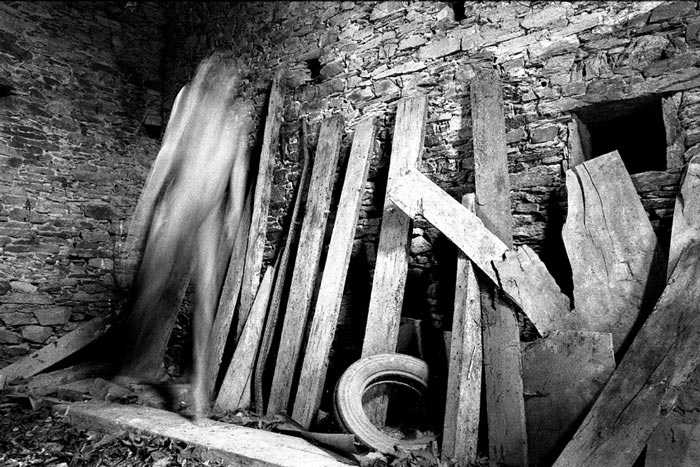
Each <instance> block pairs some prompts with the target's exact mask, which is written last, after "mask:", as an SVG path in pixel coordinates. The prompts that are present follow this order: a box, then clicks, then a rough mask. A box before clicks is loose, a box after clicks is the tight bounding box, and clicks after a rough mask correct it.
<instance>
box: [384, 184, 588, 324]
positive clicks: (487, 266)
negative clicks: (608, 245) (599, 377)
mask: <svg viewBox="0 0 700 467" xmlns="http://www.w3.org/2000/svg"><path fill="white" fill-rule="evenodd" d="M387 197H388V198H389V199H390V200H391V201H392V202H393V203H395V205H396V206H397V207H398V208H400V209H401V210H402V211H404V212H405V213H406V214H407V215H409V216H415V215H417V214H421V215H422V216H423V217H425V219H426V220H427V221H428V222H430V223H431V224H432V225H434V226H435V227H436V228H437V229H438V230H440V231H441V232H442V233H443V234H445V236H446V237H447V238H449V239H450V240H451V241H452V242H453V243H454V244H455V245H456V246H457V248H459V249H460V250H461V251H463V252H464V254H466V255H467V257H468V258H469V259H470V260H471V261H472V262H473V263H474V265H475V266H477V267H478V268H479V269H480V270H481V271H482V272H483V273H484V274H485V275H486V276H487V277H488V278H489V279H491V281H493V282H494V283H495V284H497V285H499V286H500V287H501V288H502V290H503V292H505V293H506V295H507V296H508V297H509V298H510V299H511V300H512V301H513V302H514V303H515V304H516V305H518V306H519V307H520V308H521V309H522V310H523V312H524V313H525V314H526V315H527V316H528V318H530V320H531V321H532V322H533V324H535V326H536V327H537V330H538V331H539V332H540V334H543V333H545V332H549V331H552V330H556V329H570V326H573V324H570V323H575V316H574V314H573V313H571V312H570V310H569V309H568V306H569V305H568V304H569V300H568V299H567V298H566V296H564V295H563V294H562V293H561V291H560V290H559V287H558V286H557V285H556V282H555V281H554V279H553V278H552V277H551V275H550V274H549V273H548V272H547V268H546V267H545V266H544V264H542V261H541V260H540V259H539V257H538V256H537V255H536V254H535V253H534V252H532V250H530V249H529V248H527V247H518V248H516V249H515V250H514V251H508V248H507V247H506V245H505V243H503V242H502V241H501V240H500V239H499V238H498V237H496V236H495V235H494V234H493V233H491V232H490V231H489V230H488V229H487V228H486V227H485V226H484V223H483V222H481V220H480V219H479V218H478V217H476V216H475V215H474V214H472V213H471V212H469V210H467V209H466V208H464V206H462V205H461V204H460V203H459V202H458V201H457V200H455V199H454V198H452V197H451V196H450V195H448V194H447V193H446V192H445V191H444V190H442V189H441V188H440V187H438V186H437V185H435V184H434V183H433V182H432V181H430V180H429V179H428V178H427V177H426V176H425V175H423V174H421V173H419V172H417V171H412V172H409V173H407V174H406V175H404V176H403V177H401V179H400V180H399V181H397V183H396V184H395V185H394V187H393V188H392V190H391V191H390V192H389V193H388V194H387ZM521 284H522V285H521ZM542 296H546V297H547V300H542V299H541V298H540V297H542ZM562 307H563V308H562ZM573 330H575V328H574V329H573Z"/></svg>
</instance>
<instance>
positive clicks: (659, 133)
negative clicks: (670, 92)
mask: <svg viewBox="0 0 700 467" xmlns="http://www.w3.org/2000/svg"><path fill="white" fill-rule="evenodd" d="M575 114H576V116H578V118H579V119H580V120H581V122H582V123H583V124H584V125H585V126H586V128H587V129H588V132H589V133H590V154H586V159H592V158H594V157H597V156H601V155H603V154H607V153H609V152H611V151H614V150H617V151H618V152H619V153H620V157H622V160H623V162H624V163H625V166H626V167H627V170H628V171H629V173H630V174H635V173H640V172H648V171H651V170H666V130H665V128H664V120H663V114H662V110H661V97H660V96H643V97H639V98H635V99H625V100H619V101H611V102H604V103H600V104H594V105H590V106H588V107H584V108H581V109H579V110H577V111H576V112H575ZM583 133H585V132H582V134H583Z"/></svg>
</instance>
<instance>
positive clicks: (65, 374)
mask: <svg viewBox="0 0 700 467" xmlns="http://www.w3.org/2000/svg"><path fill="white" fill-rule="evenodd" d="M110 370H111V365H110V364H108V363H103V362H86V363H81V364H79V365H73V366H70V367H68V368H62V369H60V370H55V371H51V372H48V373H40V374H38V375H36V376H34V377H33V378H31V379H30V380H29V381H28V382H27V383H25V384H18V385H14V386H11V387H10V389H11V390H12V392H19V393H28V394H31V395H34V396H45V395H47V394H51V393H52V392H54V391H55V390H56V388H57V387H58V386H61V385H62V384H67V383H72V382H73V381H78V380H80V379H85V378H92V377H95V376H99V375H107V374H109V373H110Z"/></svg>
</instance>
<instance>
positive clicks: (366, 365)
mask: <svg viewBox="0 0 700 467" xmlns="http://www.w3.org/2000/svg"><path fill="white" fill-rule="evenodd" d="M385 382H388V383H391V382H402V383H403V384H406V383H407V384H409V385H411V386H412V387H413V388H415V389H417V390H419V391H420V392H424V391H425V389H426V388H427V387H428V365H427V364H426V363H425V362H424V361H422V360H419V359H417V358H415V357H411V356H409V355H403V354H379V355H373V356H371V357H366V358H363V359H361V360H358V361H356V362H355V363H353V364H352V365H350V367H349V368H348V369H347V370H346V371H345V373H343V375H342V376H341V377H340V379H339V380H338V384H337V385H336V388H335V394H334V404H335V407H334V408H335V413H336V418H337V419H338V422H339V423H340V424H341V426H342V427H343V428H344V429H345V430H346V431H347V432H349V433H354V434H355V435H356V436H357V438H358V439H359V440H360V441H361V442H363V443H364V444H366V445H367V446H369V447H371V448H373V449H376V450H377V451H380V452H383V453H389V454H390V453H394V452H395V447H399V448H402V449H406V450H411V449H421V448H424V447H425V446H427V445H428V444H430V443H431V442H432V441H433V440H434V439H435V438H434V437H432V436H430V437H423V438H417V439H411V440H403V439H399V438H394V437H393V436H389V435H388V434H386V433H384V432H382V431H381V430H379V429H378V428H377V427H376V426H374V425H373V424H372V422H371V421H370V419H369V418H368V417H367V414H366V413H365V411H364V409H363V407H362V396H363V395H364V394H365V392H366V391H367V390H368V389H369V388H371V387H372V386H374V385H377V384H380V383H385Z"/></svg>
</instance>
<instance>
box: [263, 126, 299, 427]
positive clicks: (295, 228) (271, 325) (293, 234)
mask: <svg viewBox="0 0 700 467" xmlns="http://www.w3.org/2000/svg"><path fill="white" fill-rule="evenodd" d="M308 134H309V128H308V124H307V121H306V119H303V120H302V121H301V131H300V136H299V144H300V146H301V154H302V158H303V161H302V169H301V176H300V177H299V186H298V187H297V193H296V197H295V199H294V207H293V208H292V215H291V218H290V220H289V230H288V232H287V239H286V240H285V242H284V250H283V251H282V258H281V259H280V266H279V270H278V271H277V277H276V278H275V285H274V291H273V292H272V297H271V298H270V307H269V309H268V312H267V321H265V331H264V333H263V338H262V342H261V343H260V352H259V354H258V360H257V361H256V362H255V371H254V372H253V385H254V390H253V396H254V398H255V410H256V412H257V413H259V414H263V413H265V400H266V395H264V394H263V378H264V376H265V370H266V368H267V359H268V357H269V355H270V350H271V349H272V341H273V339H274V337H275V333H276V330H277V322H278V321H279V314H280V313H279V312H280V308H281V306H282V297H283V295H284V292H285V290H286V285H287V284H288V281H287V276H288V274H287V270H288V269H289V263H290V262H291V260H292V258H293V256H292V251H293V248H294V246H295V245H296V243H297V241H298V237H299V228H300V227H301V206H302V200H303V199H305V194H306V193H307V191H308V188H309V175H310V174H311V170H310V165H311V162H310V159H309V149H308V147H307V135H308Z"/></svg>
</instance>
